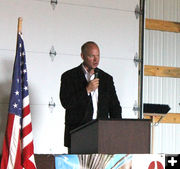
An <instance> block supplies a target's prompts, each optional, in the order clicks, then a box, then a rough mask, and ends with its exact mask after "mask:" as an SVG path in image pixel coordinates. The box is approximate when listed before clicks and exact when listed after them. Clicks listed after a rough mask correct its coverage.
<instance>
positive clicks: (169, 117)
mask: <svg viewBox="0 0 180 169" xmlns="http://www.w3.org/2000/svg"><path fill="white" fill-rule="evenodd" d="M152 116H153V123H157V122H158V121H159V120H160V118H161V117H162V116H161V115H159V114H153V113H151V114H146V113H144V118H145V119H152ZM160 123H180V113H167V114H166V115H165V116H163V117H162V119H161V120H160Z"/></svg>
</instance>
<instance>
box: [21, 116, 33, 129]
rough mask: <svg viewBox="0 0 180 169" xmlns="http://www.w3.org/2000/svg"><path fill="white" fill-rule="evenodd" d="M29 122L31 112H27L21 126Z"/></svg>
mask: <svg viewBox="0 0 180 169" xmlns="http://www.w3.org/2000/svg"><path fill="white" fill-rule="evenodd" d="M30 123H31V114H28V115H27V116H25V117H24V118H23V122H22V128H24V127H26V126H27V125H28V124H30Z"/></svg>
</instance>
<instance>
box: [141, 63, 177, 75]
mask: <svg viewBox="0 0 180 169" xmlns="http://www.w3.org/2000/svg"><path fill="white" fill-rule="evenodd" d="M144 76H159V77H173V78H180V68H178V67H168V66H153V65H144Z"/></svg>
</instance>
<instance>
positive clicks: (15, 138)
mask: <svg viewBox="0 0 180 169" xmlns="http://www.w3.org/2000/svg"><path fill="white" fill-rule="evenodd" d="M19 132H20V117H19V116H14V122H13V128H12V134H11V142H10V152H11V154H10V155H9V159H8V165H7V168H10V169H12V168H14V166H15V162H16V161H15V160H16V153H17V149H18V142H19Z"/></svg>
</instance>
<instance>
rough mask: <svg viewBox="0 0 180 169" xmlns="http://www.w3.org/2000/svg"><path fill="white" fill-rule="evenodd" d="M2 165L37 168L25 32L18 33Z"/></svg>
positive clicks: (14, 168) (13, 168) (5, 168)
mask: <svg viewBox="0 0 180 169" xmlns="http://www.w3.org/2000/svg"><path fill="white" fill-rule="evenodd" d="M1 169H36V165H35V160H34V146H33V135H32V124H31V113H30V105H29V93H28V81H27V68H26V56H25V49H24V42H23V39H22V35H21V34H20V33H19V34H18V37H17V49H16V58H15V62H14V70H13V78H12V87H11V96H10V102H9V113H8V121H7V127H6V132H5V137H4V142H3V151H2V159H1Z"/></svg>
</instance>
